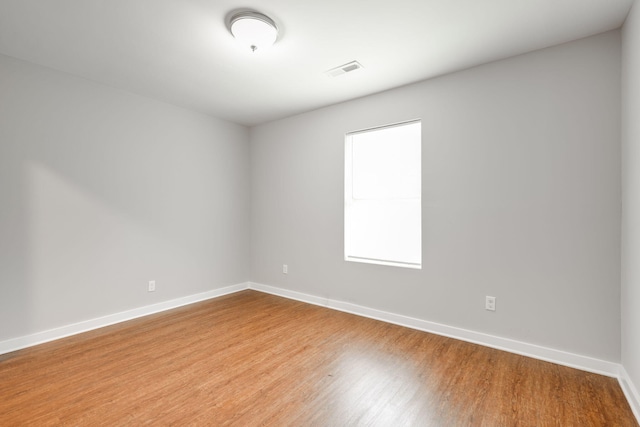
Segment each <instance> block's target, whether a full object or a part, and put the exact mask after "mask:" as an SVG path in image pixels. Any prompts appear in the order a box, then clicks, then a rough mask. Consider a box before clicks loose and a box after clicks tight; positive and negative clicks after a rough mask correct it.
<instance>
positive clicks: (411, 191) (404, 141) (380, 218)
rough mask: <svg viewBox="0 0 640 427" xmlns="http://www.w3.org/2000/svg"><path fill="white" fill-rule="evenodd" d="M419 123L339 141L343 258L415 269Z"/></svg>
mask: <svg viewBox="0 0 640 427" xmlns="http://www.w3.org/2000/svg"><path fill="white" fill-rule="evenodd" d="M421 141H422V137H421V122H420V121H419V120H418V121H411V122H406V123H399V124H395V125H390V126H384V127H379V128H375V129H367V130H363V131H357V132H351V133H348V134H347V135H346V138H345V209H344V225H345V227H344V253H345V260H347V261H356V262H366V263H373V264H384V265H395V266H400V267H409V268H421V266H422V207H421Z"/></svg>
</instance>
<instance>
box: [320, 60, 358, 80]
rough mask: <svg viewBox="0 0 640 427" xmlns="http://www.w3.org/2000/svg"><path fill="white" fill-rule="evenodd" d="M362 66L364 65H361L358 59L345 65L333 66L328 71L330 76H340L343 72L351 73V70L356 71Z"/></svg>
mask: <svg viewBox="0 0 640 427" xmlns="http://www.w3.org/2000/svg"><path fill="white" fill-rule="evenodd" d="M360 68H363V67H362V65H360V63H359V62H358V61H351V62H348V63H346V64H344V65H341V66H339V67H336V68H332V69H330V70H329V71H327V75H328V76H329V77H338V76H341V75H342V74H346V73H350V72H351V71H355V70H359V69H360Z"/></svg>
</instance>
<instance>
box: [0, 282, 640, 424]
mask: <svg viewBox="0 0 640 427" xmlns="http://www.w3.org/2000/svg"><path fill="white" fill-rule="evenodd" d="M245 289H253V290H256V291H260V292H264V293H268V294H273V295H277V296H281V297H284V298H288V299H293V300H297V301H302V302H305V303H309V304H314V305H319V306H322V307H327V308H331V309H334V310H338V311H343V312H346V313H351V314H355V315H358V316H363V317H368V318H371V319H376V320H380V321H383V322H387V323H393V324H396V325H400V326H405V327H408V328H412V329H417V330H420V331H425V332H430V333H434V334H437V335H442V336H446V337H450V338H454V339H459V340H462V341H467V342H471V343H474V344H479V345H483V346H486V347H491V348H495V349H498V350H504V351H508V352H511V353H516V354H520V355H523V356H528V357H532V358H535V359H540V360H544V361H547V362H552V363H556V364H558V365H564V366H569V367H572V368H576V369H580V370H583V371H587V372H593V373H596V374H601V375H606V376H609V377H615V378H618V381H619V382H620V386H621V388H622V390H623V392H624V394H625V396H626V398H627V400H628V402H629V405H630V406H631V408H632V410H633V413H634V415H635V416H636V418H637V419H638V421H639V422H640V393H639V392H638V389H637V388H636V387H635V385H634V384H633V382H632V381H631V378H630V377H629V375H628V374H627V372H626V370H625V369H624V367H623V366H621V365H620V364H617V363H613V362H608V361H605V360H600V359H595V358H591V357H588V356H582V355H579V354H574V353H568V352H565V351H561V350H556V349H552V348H548V347H542V346H538V345H535V344H529V343H525V342H522V341H516V340H511V339H508V338H502V337H497V336H494V335H489V334H484V333H481V332H475V331H471V330H467V329H462V328H457V327H453V326H448V325H443V324H440V323H436V322H430V321H427V320H421V319H416V318H412V317H408V316H403V315H400V314H395V313H389V312H385V311H381V310H376V309H373V308H368V307H364V306H361V305H357V304H352V303H348V302H343V301H338V300H332V299H328V298H322V297H318V296H315V295H310V294H305V293H301V292H295V291H291V290H288V289H282V288H278V287H274V286H269V285H264V284H260V283H254V282H245V283H240V284H237V285H232V286H227V287H224V288H219V289H214V290H211V291H208V292H203V293H200V294H195V295H189V296H186V297H182V298H177V299H173V300H170V301H165V302H161V303H158V304H153V305H148V306H144V307H139V308H135V309H132V310H127V311H123V312H120V313H115V314H110V315H108V316H104V317H99V318H95V319H91V320H87V321H83V322H78V323H74V324H71V325H66V326H63V327H60V328H55V329H50V330H47V331H43V332H38V333H35V334H31V335H26V336H22V337H18V338H13V339H9V340H6V341H1V342H0V354H5V353H10V352H12V351H16V350H20V349H23V348H26V347H31V346H34V345H38V344H42V343H45V342H49V341H54V340H57V339H60V338H65V337H68V336H71V335H75V334H79V333H82V332H87V331H91V330H94V329H98V328H102V327H105V326H109V325H113V324H116V323H120V322H125V321H127V320H132V319H136V318H138V317H143V316H147V315H150V314H154V313H158V312H161V311H166V310H171V309H173V308H177V307H181V306H184V305H188V304H193V303H195V302H199V301H204V300H208V299H212V298H217V297H220V296H223V295H227V294H231V293H235V292H239V291H242V290H245Z"/></svg>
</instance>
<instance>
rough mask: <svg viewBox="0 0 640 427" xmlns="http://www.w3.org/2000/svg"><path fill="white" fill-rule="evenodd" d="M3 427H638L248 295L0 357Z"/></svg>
mask: <svg viewBox="0 0 640 427" xmlns="http://www.w3.org/2000/svg"><path fill="white" fill-rule="evenodd" d="M0 425H1V426H30V425H33V426H60V425H73V426H100V425H105V426H123V425H124V426H126V425H134V426H137V425H154V426H163V425H195V426H197V425H203V426H210V425H212V426H218V425H220V426H224V425H237V426H267V425H268V426H271V425H273V426H394V427H395V426H446V427H449V426H527V427H528V426H580V427H587V426H616V427H625V426H636V427H637V426H638V424H637V423H636V421H635V419H634V417H633V414H632V412H631V409H630V408H629V406H628V403H627V402H626V400H625V398H624V395H623V393H622V391H621V389H620V387H619V385H618V383H617V381H616V380H615V379H612V378H607V377H603V376H600V375H595V374H590V373H586V372H582V371H578V370H575V369H571V368H566V367H562V366H558V365H554V364H551V363H546V362H542V361H539V360H535V359H530V358H526V357H522V356H518V355H514V354H510V353H506V352H502V351H498V350H493V349H489V348H485V347H482V346H478V345H474V344H469V343H465V342H462V341H457V340H454V339H450V338H444V337H440V336H437V335H432V334H428V333H424V332H419V331H415V330H412V329H407V328H403V327H400V326H395V325H390V324H386V323H383V322H378V321H375V320H371V319H366V318H361V317H357V316H353V315H349V314H345V313H340V312H337V311H333V310H329V309H325V308H321V307H316V306H313V305H308V304H304V303H300V302H296V301H290V300H287V299H283V298H279V297H275V296H271V295H267V294H262V293H259V292H255V291H243V292H240V293H236V294H233V295H228V296H225V297H222V298H218V299H215V300H211V301H207V302H203V303H198V304H194V305H190V306H187V307H183V308H179V309H176V310H172V311H170V312H166V313H161V314H157V315H153V316H148V317H145V318H142V319H137V320H133V321H130V322H126V323H121V324H119V325H114V326H111V327H107V328H103V329H100V330H96V331H92V332H88V333H85V334H82V335H77V336H74V337H70V338H66V339H62V340H59V341H55V342H52V343H48V344H43V345H40V346H36V347H32V348H29V349H25V350H21V351H17V352H14V353H10V354H8V355H4V356H0Z"/></svg>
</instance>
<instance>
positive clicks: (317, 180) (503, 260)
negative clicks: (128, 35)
mask: <svg viewBox="0 0 640 427" xmlns="http://www.w3.org/2000/svg"><path fill="white" fill-rule="evenodd" d="M362 72H375V70H368V69H365V70H363V71H362ZM341 78H353V79H357V78H358V73H353V74H352V75H347V76H343V77H341ZM415 118H421V119H422V121H423V122H422V123H423V159H422V160H423V268H422V270H410V269H402V268H396V267H384V266H376V265H369V264H360V263H349V262H345V261H343V171H344V165H343V162H344V156H343V149H344V148H343V145H344V134H345V133H346V132H348V131H353V130H357V129H362V128H367V127H372V126H377V125H383V124H387V123H392V122H397V121H404V120H409V119H415ZM251 168H252V180H251V182H252V184H251V185H252V199H251V203H252V214H251V221H252V222H251V233H252V235H251V238H252V245H251V248H252V256H251V260H252V265H251V280H252V281H253V282H258V283H262V284H266V285H274V286H278V287H281V288H285V289H290V290H295V291H299V292H304V293H307V294H311V295H315V296H318V297H322V298H330V299H334V300H341V301H345V302H350V303H355V304H360V305H363V306H367V307H370V308H375V309H379V310H384V311H388V312H392V313H398V314H403V315H407V316H411V317H416V318H419V319H424V320H429V321H434V322H439V323H443V324H446V325H450V326H457V327H461V328H466V329H470V330H475V331H479V332H485V333H489V334H493V335H497V336H501V337H506V338H513V339H517V340H521V341H525V342H528V343H533V344H539V345H543V346H547V347H551V348H555V349H560V350H566V351H569V352H573V353H577V354H581V355H586V356H592V357H595V358H599V359H603V360H607V361H612V362H619V361H620V285H619V284H620V34H619V32H617V31H615V32H609V33H606V34H603V35H598V36H594V37H591V38H588V39H583V40H579V41H576V42H572V43H568V44H564V45H561V46H557V47H553V48H549V49H545V50H541V51H537V52H534V53H530V54H526V55H521V56H518V57H514V58H510V59H506V60H503V61H499V62H494V63H490V64H487V65H483V66H480V67H476V68H473V69H469V70H466V71H462V72H458V73H455V74H451V75H447V76H444V77H440V78H436V79H432V80H429V81H425V82H421V83H417V84H414V85H410V86H406V87H403V88H399V89H395V90H391V91H388V92H384V93H381V94H377V95H373V96H369V97H366V98H362V99H359V100H355V101H351V102H347V103H343V104H339V105H335V106H331V107H328V108H324V109H320V110H317V111H314V112H310V113H307V114H302V115H299V116H295V117H291V118H288V119H284V120H280V121H276V122H271V123H268V124H265V125H261V126H257V127H254V128H252V130H251ZM285 263H286V264H288V266H289V274H287V275H283V274H282V271H281V269H282V264H285ZM485 295H493V296H496V297H497V298H498V300H497V307H498V309H497V311H496V312H495V313H490V312H487V311H485V310H484V297H485Z"/></svg>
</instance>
